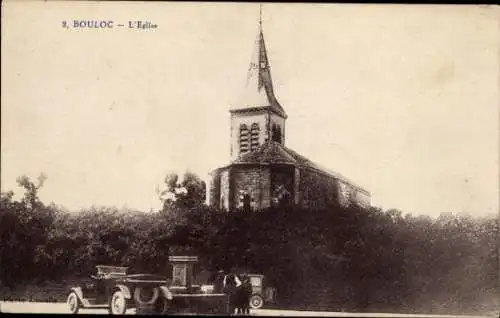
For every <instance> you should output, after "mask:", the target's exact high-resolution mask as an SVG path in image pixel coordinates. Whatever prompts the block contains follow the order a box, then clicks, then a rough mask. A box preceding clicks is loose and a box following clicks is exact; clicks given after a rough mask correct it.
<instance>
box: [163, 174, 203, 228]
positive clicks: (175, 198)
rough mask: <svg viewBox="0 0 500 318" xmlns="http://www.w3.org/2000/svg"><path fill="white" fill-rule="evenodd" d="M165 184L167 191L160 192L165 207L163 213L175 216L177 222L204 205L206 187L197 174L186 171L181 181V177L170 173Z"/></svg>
mask: <svg viewBox="0 0 500 318" xmlns="http://www.w3.org/2000/svg"><path fill="white" fill-rule="evenodd" d="M164 182H165V190H163V191H161V192H160V191H158V192H159V193H158V195H159V198H160V200H161V201H162V205H163V209H162V212H163V213H164V214H169V215H171V216H175V218H176V222H179V221H180V220H179V218H183V216H185V215H186V213H188V211H189V210H191V209H194V208H196V207H200V206H203V205H204V202H205V196H206V194H205V192H206V185H205V182H204V181H203V180H201V178H200V177H198V176H197V175H196V174H194V173H192V172H190V171H186V172H185V173H184V175H183V178H182V181H180V180H179V175H177V174H176V173H169V174H167V176H166V177H165V181H164Z"/></svg>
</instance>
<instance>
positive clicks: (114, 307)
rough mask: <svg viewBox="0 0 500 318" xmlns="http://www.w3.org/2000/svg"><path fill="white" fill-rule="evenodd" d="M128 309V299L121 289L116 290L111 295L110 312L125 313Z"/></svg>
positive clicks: (115, 313) (114, 313) (113, 313)
mask: <svg viewBox="0 0 500 318" xmlns="http://www.w3.org/2000/svg"><path fill="white" fill-rule="evenodd" d="M126 311H127V300H126V299H125V295H123V293H122V292H121V291H115V292H114V293H113V296H111V301H110V304H109V313H110V314H112V315H124V314H125V312H126Z"/></svg>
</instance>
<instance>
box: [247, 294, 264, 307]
mask: <svg viewBox="0 0 500 318" xmlns="http://www.w3.org/2000/svg"><path fill="white" fill-rule="evenodd" d="M263 305H264V299H262V297H261V296H260V295H252V297H250V308H253V309H259V308H262V306H263Z"/></svg>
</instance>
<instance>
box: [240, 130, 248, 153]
mask: <svg viewBox="0 0 500 318" xmlns="http://www.w3.org/2000/svg"><path fill="white" fill-rule="evenodd" d="M248 143H249V140H248V127H247V125H245V124H241V125H240V153H245V152H248V146H249V145H248Z"/></svg>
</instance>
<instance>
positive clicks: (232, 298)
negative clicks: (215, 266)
mask: <svg viewBox="0 0 500 318" xmlns="http://www.w3.org/2000/svg"><path fill="white" fill-rule="evenodd" d="M240 286H241V280H240V279H239V278H238V276H236V275H235V274H233V273H229V274H227V275H226V276H225V277H224V293H225V294H228V295H229V312H230V313H231V314H234V311H235V309H238V307H239V306H238V305H239V304H238V293H237V291H238V287H240Z"/></svg>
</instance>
